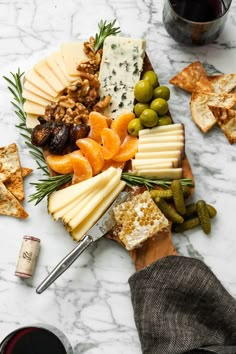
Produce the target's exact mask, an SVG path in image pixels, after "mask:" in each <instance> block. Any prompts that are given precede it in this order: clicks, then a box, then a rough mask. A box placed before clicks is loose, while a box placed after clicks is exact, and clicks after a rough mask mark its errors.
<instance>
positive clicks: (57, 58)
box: [51, 51, 79, 82]
mask: <svg viewBox="0 0 236 354" xmlns="http://www.w3.org/2000/svg"><path fill="white" fill-rule="evenodd" d="M51 57H52V58H53V59H54V60H55V61H56V63H57V65H58V67H59V68H60V69H61V71H62V72H63V74H64V76H65V77H66V79H67V80H68V81H69V82H72V81H74V80H76V79H77V77H79V75H74V76H71V75H69V74H68V72H67V70H66V65H65V62H64V60H63V57H62V53H61V51H59V52H54V53H52V54H51Z"/></svg>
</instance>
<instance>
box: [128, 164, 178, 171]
mask: <svg viewBox="0 0 236 354" xmlns="http://www.w3.org/2000/svg"><path fill="white" fill-rule="evenodd" d="M173 167H174V166H173V163H172V162H162V163H152V164H150V165H145V166H138V165H137V166H132V171H134V172H135V173H136V172H138V171H143V170H145V171H146V170H154V171H155V170H160V169H163V168H173Z"/></svg>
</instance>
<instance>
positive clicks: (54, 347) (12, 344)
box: [0, 326, 73, 354]
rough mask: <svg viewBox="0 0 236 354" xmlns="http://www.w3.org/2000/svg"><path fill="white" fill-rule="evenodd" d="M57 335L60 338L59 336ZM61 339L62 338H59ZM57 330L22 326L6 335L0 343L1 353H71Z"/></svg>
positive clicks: (63, 337) (65, 340) (70, 349)
mask: <svg viewBox="0 0 236 354" xmlns="http://www.w3.org/2000/svg"><path fill="white" fill-rule="evenodd" d="M59 336H60V337H61V338H59ZM61 339H62V340H61ZM67 344H68V343H67V339H66V337H65V336H64V335H62V333H61V332H60V331H59V330H56V331H55V332H54V333H53V332H52V331H49V330H48V329H46V328H42V327H34V326H32V327H24V328H21V329H18V330H16V331H14V332H13V333H11V334H10V335H8V336H7V337H6V338H5V340H4V341H3V342H2V343H1V344H0V352H1V354H73V352H72V348H71V347H70V345H67Z"/></svg>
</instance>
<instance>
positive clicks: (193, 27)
mask: <svg viewBox="0 0 236 354" xmlns="http://www.w3.org/2000/svg"><path fill="white" fill-rule="evenodd" d="M231 2H232V0H165V5H164V9H163V23H164V25H165V27H166V30H167V32H168V33H169V34H170V35H171V36H172V37H173V38H174V39H175V40H176V41H178V42H180V43H184V44H206V43H210V42H212V41H214V40H215V39H216V38H217V37H218V36H219V34H220V33H221V32H222V30H223V27H224V24H225V21H226V18H227V15H228V10H229V8H230V5H231Z"/></svg>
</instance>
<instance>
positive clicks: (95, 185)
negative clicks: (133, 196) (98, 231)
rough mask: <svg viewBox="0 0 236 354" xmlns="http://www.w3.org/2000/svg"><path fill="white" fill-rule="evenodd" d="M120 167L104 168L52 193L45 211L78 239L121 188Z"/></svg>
mask: <svg viewBox="0 0 236 354" xmlns="http://www.w3.org/2000/svg"><path fill="white" fill-rule="evenodd" d="M121 172H122V170H121V169H119V168H118V169H117V168H114V167H110V168H109V169H108V170H106V171H104V172H102V173H100V174H98V175H97V176H95V177H93V178H90V179H88V180H86V181H83V182H80V183H77V184H74V185H72V186H69V187H67V188H64V189H61V190H59V191H56V192H54V193H52V194H51V195H50V196H49V198H48V212H49V213H50V214H52V216H53V218H54V219H55V220H58V219H61V220H62V221H63V223H64V225H65V226H66V228H67V230H68V231H69V232H70V234H71V236H72V237H73V239H74V240H76V241H79V240H80V239H81V238H82V237H83V236H84V234H85V233H86V232H87V231H88V230H89V229H90V228H91V227H92V226H93V225H94V224H95V222H96V221H97V220H98V219H99V218H100V217H101V216H102V215H103V213H104V212H105V211H106V209H107V208H108V207H109V206H110V205H111V203H112V202H113V200H115V198H116V197H117V196H118V194H119V193H120V192H121V191H122V190H123V189H124V187H125V182H123V181H121Z"/></svg>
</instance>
